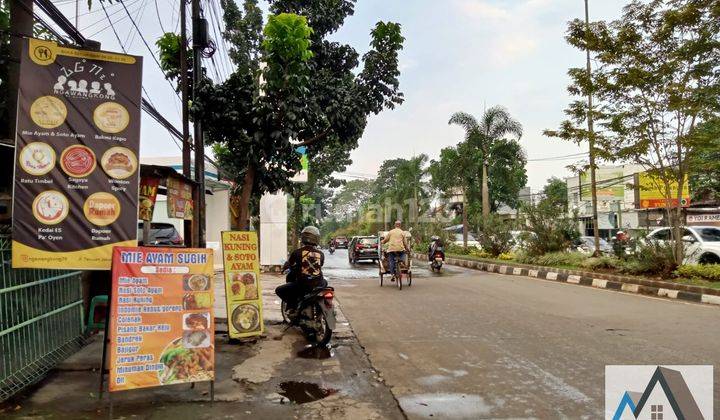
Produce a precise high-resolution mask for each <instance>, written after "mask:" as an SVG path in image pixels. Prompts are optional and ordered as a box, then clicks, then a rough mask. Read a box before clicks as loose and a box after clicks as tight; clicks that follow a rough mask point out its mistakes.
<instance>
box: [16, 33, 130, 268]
mask: <svg viewBox="0 0 720 420" xmlns="http://www.w3.org/2000/svg"><path fill="white" fill-rule="evenodd" d="M141 84H142V58H141V57H135V56H130V55H122V54H115V53H110V52H104V51H89V50H79V49H75V48H67V47H62V46H59V45H57V44H56V43H54V42H49V41H41V40H37V39H29V40H26V41H25V45H24V50H23V54H22V60H21V64H20V84H19V94H18V113H17V132H16V139H15V182H14V192H13V245H12V265H13V267H16V268H17V267H31V268H60V269H85V270H109V269H110V265H111V259H112V248H113V246H133V245H136V244H137V216H138V213H137V212H138V173H139V170H138V169H139V162H138V151H139V148H140V87H141Z"/></svg>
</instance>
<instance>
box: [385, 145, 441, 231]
mask: <svg viewBox="0 0 720 420" xmlns="http://www.w3.org/2000/svg"><path fill="white" fill-rule="evenodd" d="M427 161H428V157H427V155H424V154H420V155H417V156H413V157H412V158H410V159H403V158H397V159H389V160H386V161H384V162H383V163H382V165H380V170H379V171H378V176H377V178H376V179H375V186H374V194H373V201H374V202H375V203H377V204H379V205H381V206H382V208H383V221H384V222H385V223H386V226H387V223H388V222H389V221H390V220H391V219H401V218H403V216H405V217H408V218H409V220H407V221H408V222H410V223H414V222H415V220H410V219H416V218H417V217H418V216H419V215H420V214H421V213H422V211H423V210H424V207H423V202H424V201H425V199H426V198H427V197H428V194H427V182H426V180H425V176H426V173H427V168H426V166H427ZM388 207H389V208H388ZM401 213H402V214H401Z"/></svg>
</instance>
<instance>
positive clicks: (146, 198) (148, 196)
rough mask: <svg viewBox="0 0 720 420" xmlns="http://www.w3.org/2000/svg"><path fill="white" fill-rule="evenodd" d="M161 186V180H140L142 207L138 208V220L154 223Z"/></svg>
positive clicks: (144, 178) (147, 178)
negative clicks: (156, 201)
mask: <svg viewBox="0 0 720 420" xmlns="http://www.w3.org/2000/svg"><path fill="white" fill-rule="evenodd" d="M159 186H160V179H159V178H151V177H142V178H140V207H139V208H138V219H140V220H144V221H146V222H152V218H153V211H154V210H155V200H156V199H157V193H158V187H159Z"/></svg>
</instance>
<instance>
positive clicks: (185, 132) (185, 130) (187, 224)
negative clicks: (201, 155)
mask: <svg viewBox="0 0 720 420" xmlns="http://www.w3.org/2000/svg"><path fill="white" fill-rule="evenodd" d="M185 6H187V3H186V1H185V0H180V97H181V101H182V170H183V175H184V176H186V177H187V178H190V177H191V169H190V159H191V157H190V149H191V145H190V122H189V117H188V85H187V74H188V66H187V44H188V43H187V23H186V20H187V19H186V16H185V15H186V10H185V9H186V7H185ZM183 227H184V229H183V238H185V246H187V247H190V246H192V243H193V229H192V220H184V221H183Z"/></svg>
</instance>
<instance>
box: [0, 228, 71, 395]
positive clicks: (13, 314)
mask: <svg viewBox="0 0 720 420" xmlns="http://www.w3.org/2000/svg"><path fill="white" fill-rule="evenodd" d="M10 244H11V241H10V237H9V236H7V235H0V258H1V259H2V261H0V262H1V263H2V267H0V401H4V400H6V399H8V398H9V397H11V396H12V395H14V394H16V393H18V392H19V391H21V390H22V389H23V388H25V387H27V386H28V385H31V384H33V383H35V382H37V381H39V380H40V379H42V378H43V377H44V376H45V375H46V374H47V372H48V371H49V370H50V369H52V368H53V367H54V366H55V365H56V364H57V363H58V362H60V361H61V360H63V359H65V358H66V357H67V356H69V355H71V354H72V353H74V352H75V351H77V350H78V349H79V348H80V347H81V346H82V343H83V299H82V284H81V273H80V272H79V271H65V270H51V269H13V268H11V267H10V251H11V250H10Z"/></svg>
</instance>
